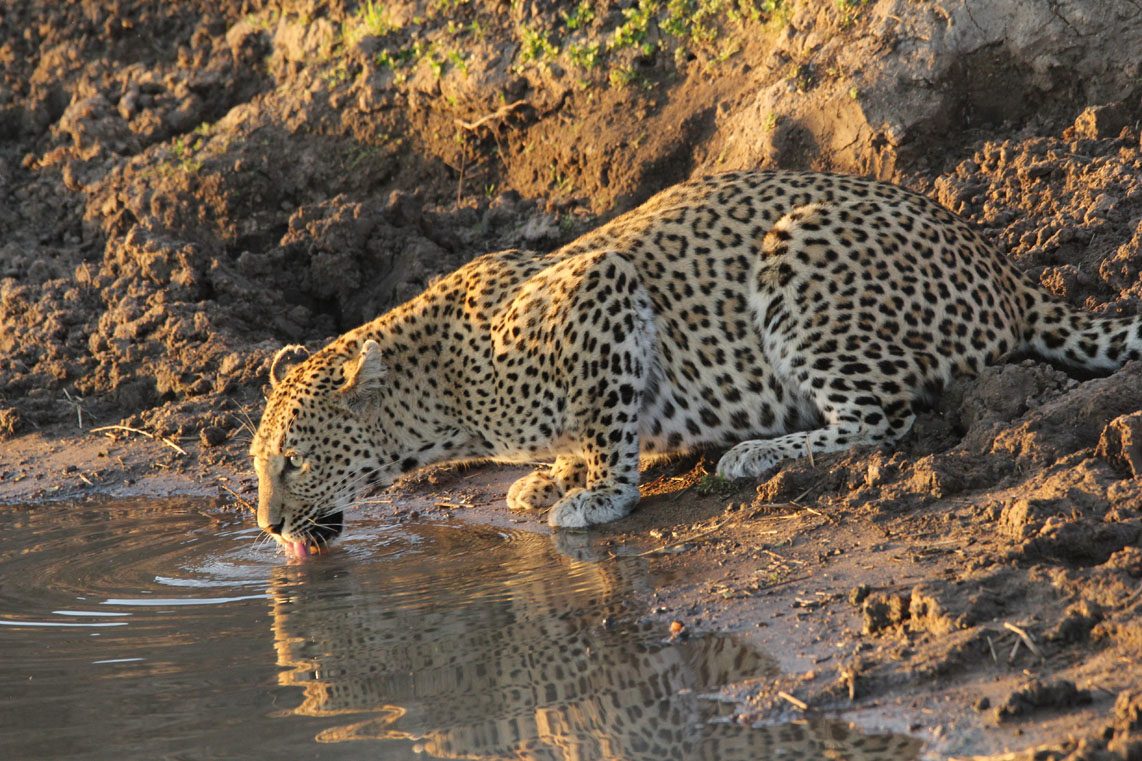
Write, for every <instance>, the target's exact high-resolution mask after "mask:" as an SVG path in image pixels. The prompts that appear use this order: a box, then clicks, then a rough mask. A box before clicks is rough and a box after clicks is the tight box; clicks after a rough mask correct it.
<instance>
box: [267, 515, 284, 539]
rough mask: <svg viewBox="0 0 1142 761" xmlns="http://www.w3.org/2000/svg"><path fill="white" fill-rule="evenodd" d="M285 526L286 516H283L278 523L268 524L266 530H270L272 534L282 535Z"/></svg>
mask: <svg viewBox="0 0 1142 761" xmlns="http://www.w3.org/2000/svg"><path fill="white" fill-rule="evenodd" d="M283 526H285V518H282V519H281V520H280V521H278V522H277V523H273V524H270V525H269V526H266V531H269V532H270V533H271V534H274V535H277V536H280V535H281V533H282V527H283Z"/></svg>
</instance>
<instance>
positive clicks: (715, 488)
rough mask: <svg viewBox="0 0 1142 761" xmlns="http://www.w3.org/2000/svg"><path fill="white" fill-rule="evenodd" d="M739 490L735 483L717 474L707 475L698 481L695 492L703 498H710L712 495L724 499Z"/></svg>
mask: <svg viewBox="0 0 1142 761" xmlns="http://www.w3.org/2000/svg"><path fill="white" fill-rule="evenodd" d="M737 490H738V487H737V486H736V485H735V484H734V482H733V481H731V480H729V479H728V478H723V477H722V476H719V475H718V474H717V473H707V474H705V475H704V476H702V477H701V478H700V479H699V480H698V483H696V484H694V491H695V492H697V493H698V494H700V495H701V496H703V497H708V496H710V495H711V494H714V495H717V496H719V497H724V496H726V495H729V494H733V493H734V492H736V491H737Z"/></svg>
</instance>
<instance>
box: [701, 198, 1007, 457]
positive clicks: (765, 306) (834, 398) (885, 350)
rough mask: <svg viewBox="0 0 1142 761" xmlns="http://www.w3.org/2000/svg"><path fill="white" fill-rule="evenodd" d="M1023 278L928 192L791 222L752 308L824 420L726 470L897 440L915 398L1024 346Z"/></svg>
mask: <svg viewBox="0 0 1142 761" xmlns="http://www.w3.org/2000/svg"><path fill="white" fill-rule="evenodd" d="M1015 277H1016V276H1015V275H1014V274H1013V273H1012V271H1011V270H1010V268H1009V267H1007V266H1006V265H1005V263H1004V262H1002V260H1000V258H999V256H998V254H996V253H995V252H994V251H993V250H992V249H991V248H990V247H989V246H988V245H987V244H985V243H984V242H983V241H982V240H981V239H979V238H978V236H977V235H976V234H975V233H974V231H972V230H971V229H970V228H969V227H967V226H966V225H965V224H964V223H963V222H962V221H961V220H959V219H957V218H956V217H954V216H953V215H952V214H950V213H948V212H947V211H946V210H943V209H940V208H939V207H937V206H935V205H934V204H931V203H930V202H927V201H926V200H925V199H920V198H919V197H918V198H917V200H916V202H915V203H914V204H899V203H883V202H877V201H862V202H857V203H847V204H814V205H810V206H805V207H801V208H799V209H797V210H795V211H794V212H792V213H791V214H789V215H787V216H785V217H783V218H782V219H781V220H779V221H778V222H777V224H775V225H774V227H773V229H772V230H771V231H770V232H769V234H768V235H767V236H766V238H765V241H764V244H763V253H762V256H761V257H760V259H759V261H758V263H757V265H756V267H755V269H754V272H753V281H752V283H751V285H752V288H753V290H752V291H751V297H750V300H751V309H752V311H753V318H754V322H755V324H756V325H757V327H758V330H759V332H760V334H761V337H762V345H763V347H764V350H765V352H766V354H767V356H768V357H769V359H770V362H771V363H772V365H773V367H774V372H775V373H776V375H777V376H778V378H779V379H781V381H782V382H783V383H784V385H785V387H786V389H787V391H788V392H789V393H790V395H791V396H792V398H794V399H795V400H798V401H799V402H800V404H801V406H802V408H803V409H804V410H805V411H807V412H815V413H817V414H819V416H820V417H821V418H823V421H824V425H823V426H822V427H819V428H815V429H812V430H808V431H805V432H801V433H789V434H786V435H782V436H777V437H775V438H772V439H762V440H755V441H745V442H742V443H740V444H738V445H737V446H735V447H733V448H731V449H730V450H729V451H728V452H727V453H726V454H725V455H724V456H723V457H722V458H721V460H720V461H719V463H718V472H719V473H720V474H721V475H723V476H725V477H729V478H740V477H745V476H755V477H756V476H760V475H762V474H764V473H766V471H768V470H770V469H771V468H773V467H774V466H776V465H777V464H778V463H779V462H781V461H782V460H784V459H792V458H798V457H804V456H811V455H812V454H824V453H827V452H836V451H842V450H845V449H847V448H849V447H851V446H854V445H881V444H890V443H892V442H895V441H896V440H898V439H899V438H900V437H901V436H903V435H904V434H905V433H907V431H908V430H909V429H910V428H911V426H912V423H913V420H914V419H915V416H914V413H913V409H912V407H913V402H915V401H916V400H917V399H919V398H923V397H927V396H930V395H931V394H932V393H933V392H935V391H937V390H939V389H940V388H941V387H942V386H943V385H944V384H945V383H946V382H947V381H948V380H949V378H950V377H951V375H952V374H953V372H962V373H972V372H975V371H977V370H978V369H979V367H980V366H981V365H983V364H986V363H989V362H994V361H996V360H998V359H1000V358H1002V357H1003V356H1005V355H1006V354H1008V353H1009V352H1010V351H1011V350H1012V349H1013V348H1015V347H1017V346H1019V345H1020V344H1021V337H1020V335H1019V321H1018V319H1017V317H1016V314H1017V308H1018V307H1017V305H1016V303H1015V301H1016V299H1017V295H1018V294H1019V293H1021V291H1022V289H1021V288H1020V287H1019V286H1018V284H1017V283H1016V282H1015V280H1014V279H1015Z"/></svg>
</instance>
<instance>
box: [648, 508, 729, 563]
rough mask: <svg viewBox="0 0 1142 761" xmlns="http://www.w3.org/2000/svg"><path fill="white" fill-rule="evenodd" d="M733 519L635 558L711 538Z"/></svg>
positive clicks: (727, 519)
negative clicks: (710, 536) (707, 537)
mask: <svg viewBox="0 0 1142 761" xmlns="http://www.w3.org/2000/svg"><path fill="white" fill-rule="evenodd" d="M732 519H733V516H732V515H731V516H730V517H729V518H726V519H725V520H723V521H720V522H719V523H718V524H717V525H716V526H712V527H711V528H708V529H706V530H705V531H700V532H698V533H697V534H694V536H688V537H685V538H683V539H678V540H677V541H673V542H670V543H668V544H664V545H662V546H661V547H655V548H654V549H653V550H647V551H646V552H640V553H639V554H637V555H635V557H636V558H642V557H646V556H647V555H658V554H660V553H663V552H666V551H668V550H669V549H670V548H671V547H677V546H678V545H680V544H686V543H687V542H693V541H694V540H696V539H701V538H702V537H704V536H709V535H710V534H712V533H714V532H715V531H717V530H718V529H720V528H721V527H722V526H724V525H726V524H727V523H729V522H730V521H731V520H732Z"/></svg>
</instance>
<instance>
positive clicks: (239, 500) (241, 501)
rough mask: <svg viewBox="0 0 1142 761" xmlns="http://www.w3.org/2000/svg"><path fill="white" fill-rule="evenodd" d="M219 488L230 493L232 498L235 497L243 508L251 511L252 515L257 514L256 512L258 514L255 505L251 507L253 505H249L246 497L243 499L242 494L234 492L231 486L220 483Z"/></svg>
mask: <svg viewBox="0 0 1142 761" xmlns="http://www.w3.org/2000/svg"><path fill="white" fill-rule="evenodd" d="M218 488H220V489H224V490H226V491H228V492H230V494H231V496H233V497H234V499H236V500H238V502H239V503H241V505H242V507H244V508H246V509H247V510H249V511H250V512H252V513H256V512H257V508H255V507H254V506H253V505H251V504H250V503H249V502H248V501H247V500H246V498H245V497H243V496H242V495H241V494H239V493H238V492H236V491H234V490H233V489H231V488H230V487H229V486H227V485H226V484H224V483H221V482H220V483H219V484H218Z"/></svg>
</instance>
